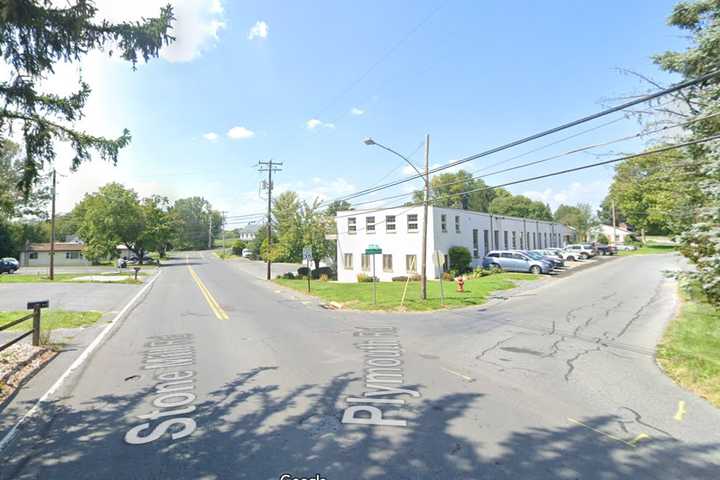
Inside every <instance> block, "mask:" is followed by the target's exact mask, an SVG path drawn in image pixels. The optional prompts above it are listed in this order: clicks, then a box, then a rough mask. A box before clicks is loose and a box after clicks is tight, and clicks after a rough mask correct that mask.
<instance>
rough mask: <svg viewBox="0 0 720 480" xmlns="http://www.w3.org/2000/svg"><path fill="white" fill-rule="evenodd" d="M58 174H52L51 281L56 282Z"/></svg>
mask: <svg viewBox="0 0 720 480" xmlns="http://www.w3.org/2000/svg"><path fill="white" fill-rule="evenodd" d="M56 179H57V174H56V172H55V169H54V168H53V173H52V210H51V218H50V280H55V187H56V186H57V180H56Z"/></svg>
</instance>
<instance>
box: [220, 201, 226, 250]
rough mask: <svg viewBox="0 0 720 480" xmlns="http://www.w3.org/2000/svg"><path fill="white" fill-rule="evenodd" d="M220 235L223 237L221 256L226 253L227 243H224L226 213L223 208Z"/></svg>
mask: <svg viewBox="0 0 720 480" xmlns="http://www.w3.org/2000/svg"><path fill="white" fill-rule="evenodd" d="M220 213H222V237H223V257H224V256H225V255H227V245H225V214H226V213H227V212H226V211H225V210H223V211H222V212H220Z"/></svg>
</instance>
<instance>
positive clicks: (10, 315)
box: [0, 310, 102, 332]
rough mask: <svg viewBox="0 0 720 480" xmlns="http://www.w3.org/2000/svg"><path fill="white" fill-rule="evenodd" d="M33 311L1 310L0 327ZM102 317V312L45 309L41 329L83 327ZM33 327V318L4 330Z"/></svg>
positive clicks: (11, 330) (20, 329)
mask: <svg viewBox="0 0 720 480" xmlns="http://www.w3.org/2000/svg"><path fill="white" fill-rule="evenodd" d="M30 313H32V312H31V311H30V310H16V311H9V312H0V327H2V326H3V325H6V324H8V323H10V322H12V321H13V320H17V319H19V318H22V317H24V316H25V315H28V314H30ZM100 317H102V312H96V311H92V310H91V311H86V312H69V311H66V310H43V311H42V314H41V316H40V329H41V330H55V329H57V328H81V327H86V326H88V325H93V324H94V323H96V322H97V321H98V320H100ZM31 328H32V319H30V320H28V321H26V322H22V323H19V324H17V325H14V326H12V327H10V328H9V329H7V330H3V331H4V332H24V331H27V330H29V329H31Z"/></svg>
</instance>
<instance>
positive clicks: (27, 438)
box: [0, 253, 720, 480]
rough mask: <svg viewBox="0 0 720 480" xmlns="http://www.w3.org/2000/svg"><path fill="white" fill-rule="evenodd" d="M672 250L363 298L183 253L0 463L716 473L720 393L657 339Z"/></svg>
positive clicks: (211, 470) (146, 474)
mask: <svg viewBox="0 0 720 480" xmlns="http://www.w3.org/2000/svg"><path fill="white" fill-rule="evenodd" d="M679 262H680V259H679V257H677V256H672V255H656V256H636V257H627V258H623V259H620V260H617V261H613V262H609V263H607V264H605V265H602V266H600V267H596V268H592V269H588V270H584V271H580V272H578V273H576V274H574V275H573V276H572V277H569V278H567V279H555V278H553V279H548V280H547V281H544V282H542V283H541V284H540V285H541V286H539V287H536V288H532V289H530V290H525V291H523V292H522V294H517V295H513V293H512V292H510V293H509V294H508V295H507V299H506V300H500V301H497V302H496V303H495V304H494V305H491V306H481V307H475V308H469V309H462V310H454V311H447V312H440V313H438V312H436V313H423V314H387V313H380V314H372V313H367V312H349V311H328V310H324V309H322V308H320V307H319V306H318V305H317V304H315V303H313V302H307V301H306V300H305V299H304V298H302V296H298V294H296V293H294V292H293V293H291V292H286V291H284V290H280V292H279V293H278V288H277V287H274V286H268V285H265V284H263V283H262V282H261V281H259V280H258V279H257V278H256V277H254V276H253V275H251V274H248V273H247V272H244V271H242V270H241V269H238V268H236V266H234V265H233V264H232V263H231V262H223V261H221V260H219V259H216V258H213V257H211V256H202V255H200V254H195V253H192V254H189V255H188V257H187V258H185V257H184V256H183V257H182V258H178V259H176V260H174V261H172V262H170V264H168V265H167V266H166V267H163V268H162V273H161V274H160V276H159V277H158V278H157V279H156V280H155V281H154V283H153V284H152V285H151V286H150V287H148V288H147V290H146V291H145V292H143V293H142V295H140V296H139V298H138V299H137V301H135V302H134V304H133V305H131V306H129V308H128V310H127V312H126V314H125V315H124V317H123V318H121V319H119V321H118V323H117V325H115V326H114V327H113V328H112V329H111V331H110V332H109V334H108V335H107V337H106V338H105V339H104V341H103V342H102V344H101V345H99V347H98V348H97V349H96V350H95V351H94V352H92V354H91V355H89V359H88V360H87V361H86V362H85V363H84V364H83V365H82V366H81V367H79V368H78V369H76V370H75V371H74V372H73V374H71V375H69V376H68V378H67V379H66V380H65V382H64V383H63V384H62V385H61V386H60V387H59V388H58V389H57V391H55V392H54V394H53V395H51V396H50V397H49V398H48V401H47V402H45V403H44V404H43V406H42V408H41V412H40V413H39V414H38V415H36V416H34V417H33V418H31V419H28V420H27V421H26V422H25V423H24V425H23V426H22V428H21V429H19V430H18V432H17V435H16V436H15V438H14V439H13V441H12V442H11V443H9V445H8V446H7V447H6V448H5V449H4V450H3V451H2V452H1V453H0V457H2V458H1V460H2V461H1V462H0V465H1V466H0V478H2V479H6V478H8V479H9V478H52V479H76V478H171V477H174V478H248V479H250V478H253V479H255V478H263V479H277V478H281V476H282V475H283V474H288V475H292V476H295V477H303V476H304V477H309V478H312V477H313V476H315V475H320V476H322V477H324V478H326V479H328V480H331V479H341V478H342V479H346V478H353V479H355V478H358V479H359V478H370V479H374V478H378V479H379V478H392V479H405V478H407V479H410V478H413V479H414V478H447V479H461V478H462V479H468V478H493V479H495V478H507V479H511V478H512V479H516V478H535V479H541V478H543V479H544V478H610V479H612V478H618V479H619V478H647V479H662V478H667V479H674V478H681V477H684V478H693V479H695V478H697V479H702V478H708V479H710V478H717V472H718V471H719V470H718V469H720V433H719V432H720V413H718V411H717V410H715V409H714V408H712V407H711V406H710V405H709V404H708V403H706V402H705V401H703V400H701V399H699V398H697V397H696V396H694V395H692V394H690V393H688V392H685V391H683V390H682V389H681V388H679V387H678V386H676V385H675V384H674V383H673V382H672V381H670V380H669V379H668V378H666V377H665V376H664V375H663V374H662V372H660V370H659V368H658V367H657V365H656V364H655V360H654V355H653V352H654V346H655V344H656V342H657V340H658V339H659V337H660V335H661V333H662V329H663V326H664V325H665V323H666V322H667V321H668V319H670V318H671V317H672V316H673V315H674V311H675V309H676V307H677V300H676V296H675V293H674V292H675V290H674V289H675V286H674V281H673V280H672V279H670V278H668V277H667V276H666V275H665V274H664V273H663V271H665V270H674V269H678V268H679V267H680V263H679ZM225 317H226V318H225ZM368 399H370V401H368ZM358 406H359V407H361V408H355V409H353V410H349V409H350V408H352V407H358ZM26 407H27V408H28V409H29V408H31V407H32V404H30V403H28V404H27V405H26ZM371 407H372V408H371ZM363 409H364V411H363ZM343 420H345V422H343ZM348 420H350V421H348ZM358 420H361V421H358ZM380 420H383V421H385V422H383V421H380ZM388 421H389V422H388ZM379 423H384V424H383V425H378V424H379ZM5 433H6V432H0V435H5ZM292 476H291V477H287V478H293V477H292Z"/></svg>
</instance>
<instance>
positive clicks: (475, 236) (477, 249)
mask: <svg viewBox="0 0 720 480" xmlns="http://www.w3.org/2000/svg"><path fill="white" fill-rule="evenodd" d="M479 256H480V239H479V238H478V231H477V229H476V228H474V229H473V257H474V258H478V257H479Z"/></svg>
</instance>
